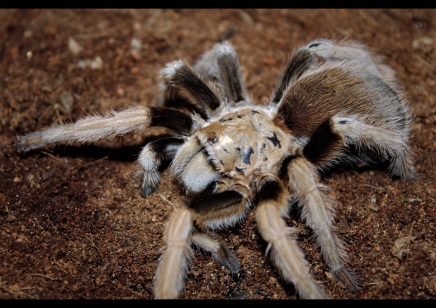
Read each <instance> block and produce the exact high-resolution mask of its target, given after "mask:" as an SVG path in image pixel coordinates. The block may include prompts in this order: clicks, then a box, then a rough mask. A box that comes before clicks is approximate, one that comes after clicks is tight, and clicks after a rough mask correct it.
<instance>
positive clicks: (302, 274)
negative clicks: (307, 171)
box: [256, 176, 329, 299]
mask: <svg viewBox="0 0 436 308" xmlns="http://www.w3.org/2000/svg"><path fill="white" fill-rule="evenodd" d="M259 182H260V184H259V186H260V187H259V193H258V203H257V205H256V222H257V225H258V229H259V232H260V234H261V235H262V237H263V239H264V240H265V241H267V242H268V243H269V244H268V248H267V252H266V253H268V251H271V258H272V260H273V262H274V263H275V265H276V266H277V268H278V269H279V270H280V273H281V275H282V276H283V278H284V279H285V280H287V281H289V282H292V283H293V284H294V286H295V289H296V290H297V292H298V294H299V295H300V296H301V297H302V298H307V299H322V298H329V296H328V295H327V294H326V293H325V291H324V290H322V288H321V287H320V286H319V285H318V284H317V283H316V282H315V281H314V280H313V278H312V276H311V274H310V270H309V267H308V263H307V261H306V260H305V259H304V254H303V252H302V251H301V249H300V248H299V247H298V245H297V242H296V237H295V233H297V231H296V229H295V228H289V227H288V226H287V225H286V223H285V221H284V220H283V217H286V212H287V209H288V204H289V197H290V196H289V192H288V191H287V189H286V188H284V187H283V185H282V184H281V182H280V181H279V180H278V179H276V178H275V177H274V176H270V177H264V178H263V179H262V180H259Z"/></svg>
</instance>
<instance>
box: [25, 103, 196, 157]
mask: <svg viewBox="0 0 436 308" xmlns="http://www.w3.org/2000/svg"><path fill="white" fill-rule="evenodd" d="M196 125H197V123H196V122H195V121H194V120H193V119H192V117H191V116H189V115H188V114H186V113H184V112H181V111H178V110H174V109H169V108H158V107H131V108H128V109H126V110H123V111H119V112H116V111H111V112H110V113H107V114H104V115H95V116H90V117H85V118H82V119H80V120H78V121H77V122H75V123H72V124H65V125H53V126H51V127H49V128H46V129H45V130H42V131H39V132H34V133H30V134H28V135H25V136H23V137H21V138H19V139H18V144H17V148H18V150H20V151H30V150H32V149H37V148H42V147H44V146H46V145H48V144H52V143H60V142H72V141H77V142H80V143H85V142H88V143H89V142H94V141H97V140H100V139H105V138H106V139H110V138H113V137H115V136H118V135H125V134H127V133H128V132H131V131H139V130H141V129H143V128H146V127H152V126H163V127H167V128H169V129H172V130H174V131H176V132H177V133H179V134H185V135H187V134H190V133H191V132H192V131H193V130H194V129H195V128H196Z"/></svg>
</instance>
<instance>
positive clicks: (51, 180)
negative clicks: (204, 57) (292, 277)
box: [0, 9, 436, 299]
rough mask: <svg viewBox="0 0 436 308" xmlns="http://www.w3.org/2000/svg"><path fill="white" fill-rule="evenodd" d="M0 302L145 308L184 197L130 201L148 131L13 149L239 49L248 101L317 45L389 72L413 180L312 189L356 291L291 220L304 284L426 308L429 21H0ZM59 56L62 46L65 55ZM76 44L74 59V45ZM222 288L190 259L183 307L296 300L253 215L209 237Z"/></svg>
mask: <svg viewBox="0 0 436 308" xmlns="http://www.w3.org/2000/svg"><path fill="white" fill-rule="evenodd" d="M0 20H1V22H0V63H1V64H0V65H1V68H0V79H1V85H0V87H1V88H0V106H1V107H0V131H1V139H0V140H1V144H0V147H1V151H0V298H2V299H68V298H74V299H152V298H153V294H152V281H153V276H154V272H155V270H156V267H157V262H158V258H159V255H160V254H159V251H160V248H161V247H162V246H163V242H162V234H163V231H164V227H165V224H166V221H167V219H168V217H169V215H170V213H171V212H172V210H173V205H176V206H177V205H178V204H181V203H182V202H183V200H184V196H183V195H182V192H181V191H180V189H179V188H178V187H177V186H176V185H175V184H174V183H172V182H171V181H170V179H169V176H168V173H167V172H164V173H163V178H162V182H161V185H160V186H159V188H158V190H157V191H156V192H155V193H153V194H152V195H151V196H149V197H148V198H147V199H143V198H141V196H140V194H139V180H138V179H137V178H135V176H134V171H135V167H136V162H135V160H136V157H137V155H138V153H139V151H140V150H141V147H142V146H143V145H144V143H145V142H146V141H147V140H148V139H149V138H152V137H153V134H154V133H156V132H157V130H156V129H152V130H149V131H147V132H145V131H144V132H140V133H135V134H134V133H129V134H128V135H126V136H124V137H120V138H116V139H114V140H111V141H101V142H98V143H95V144H93V145H78V144H72V145H69V146H58V147H55V148H51V147H49V148H47V149H43V150H39V151H32V152H30V153H27V154H19V153H17V151H16V149H15V146H14V142H15V140H16V137H18V136H22V135H24V134H27V133H30V132H33V131H36V130H39V129H42V128H45V127H48V126H50V125H51V124H53V123H62V122H65V121H74V120H77V119H78V118H80V117H83V116H85V115H87V114H92V113H94V112H99V111H102V110H110V109H115V110H116V109H122V108H125V107H126V106H135V105H150V106H152V105H156V104H157V97H158V94H159V86H158V84H159V78H158V76H159V69H160V68H162V67H163V66H164V65H165V64H166V63H167V62H170V61H173V60H176V59H185V60H187V61H188V62H189V63H193V62H194V61H195V59H196V57H198V56H199V55H200V54H201V53H202V52H203V51H205V50H207V49H209V48H211V47H212V46H213V44H214V43H216V42H218V41H222V40H224V39H227V40H229V41H230V42H231V43H232V44H233V45H234V46H235V47H236V49H237V51H238V54H239V57H240V63H241V65H242V69H243V72H244V75H245V78H246V85H247V87H248V90H249V92H250V94H251V96H252V98H253V100H254V101H255V102H258V103H264V102H266V101H267V99H268V98H269V96H270V94H271V93H272V90H273V89H274V87H275V84H276V82H277V80H278V78H279V75H280V73H281V70H282V69H283V67H284V65H285V63H286V60H287V59H288V57H289V55H290V54H291V53H292V51H293V50H294V49H295V48H297V47H298V46H301V45H303V44H306V43H307V42H309V41H310V40H312V39H314V38H319V37H322V38H330V39H343V38H349V39H353V40H357V41H360V42H361V43H364V44H366V45H368V46H370V47H371V48H373V49H375V50H376V51H378V53H380V54H381V55H383V56H385V57H386V62H387V63H388V64H389V65H390V66H392V67H393V68H394V69H395V70H396V71H397V73H398V78H399V81H400V83H401V85H402V86H403V87H404V89H405V95H406V98H407V100H408V101H409V102H410V107H411V109H412V113H413V115H414V117H415V119H414V122H413V126H412V137H411V145H412V148H413V150H414V152H415V153H416V169H417V171H418V173H419V178H418V179H417V180H413V181H410V182H404V181H401V180H394V179H391V178H390V177H389V176H388V175H387V174H386V173H385V172H383V171H380V170H377V169H371V168H366V167H361V168H358V169H349V168H341V167H338V168H334V169H333V170H332V171H331V172H329V173H327V174H325V175H324V176H323V178H322V181H323V182H324V183H325V184H327V185H329V186H330V187H331V188H332V189H333V195H334V196H335V197H336V199H337V212H336V219H335V224H336V226H337V227H338V233H339V235H340V237H341V238H342V239H343V240H344V242H345V243H346V246H347V249H348V253H349V256H350V260H349V263H348V264H349V267H350V268H351V269H353V270H354V271H355V272H356V274H357V275H358V276H359V278H360V281H361V288H360V289H359V290H358V291H357V292H355V293H351V292H349V291H348V290H347V289H346V288H345V287H344V285H343V284H342V283H340V282H339V281H337V280H336V279H334V278H333V276H332V275H331V274H330V272H329V270H328V268H327V267H326V265H325V264H324V263H323V261H322V258H321V256H320V252H319V249H317V247H316V245H315V243H314V242H313V240H312V238H311V235H312V233H311V231H310V229H308V228H307V227H305V225H304V224H303V223H301V222H300V221H299V220H298V217H297V216H295V215H293V213H291V216H290V218H289V219H288V220H287V223H288V224H289V225H290V226H294V227H298V228H299V230H300V231H299V234H298V243H299V245H300V247H301V248H302V249H303V250H304V253H305V256H306V259H307V260H308V262H309V264H310V267H311V271H312V274H313V276H314V278H315V280H316V281H318V282H319V283H320V284H321V285H322V286H323V288H324V289H325V290H326V292H327V293H328V294H329V295H330V296H331V297H332V298H337V299H359V298H364V299H436V238H435V232H436V228H435V218H436V202H435V199H436V182H435V174H436V101H435V94H436V78H435V74H436V68H435V65H436V32H435V29H436V10H427V9H421V10H410V9H407V10H406V9H404V10H403V9H401V10H384V9H383V10H381V9H377V10H345V9H344V10H343V9H338V10H336V9H335V10H301V9H278V10H266V9H259V10H257V9H256V10H255V9H247V10H242V9H228V10H192V9H189V10H172V9H167V10H135V9H111V10H66V9H65V10H45V9H44V10H39V9H36V10H15V9H14V10H5V9H3V10H0ZM69 42H70V43H69ZM75 43H76V44H75ZM221 236H222V238H223V239H225V242H226V245H227V246H228V247H229V248H230V249H231V250H232V251H233V252H234V254H235V255H236V256H237V257H238V259H239V260H240V261H241V264H242V269H241V271H240V273H239V274H237V275H231V274H230V273H229V271H228V270H227V269H226V268H223V267H222V266H221V265H219V264H218V263H217V262H215V261H214V260H213V259H212V258H211V257H210V256H208V255H207V254H205V253H202V252H199V251H195V260H194V264H193V266H192V267H191V269H190V272H189V275H188V278H187V280H186V283H185V287H184V289H183V292H182V293H181V298H183V299H297V298H298V296H297V295H296V294H295V291H294V288H293V286H292V285H291V284H290V283H286V282H284V281H283V280H282V279H281V278H280V275H279V274H278V271H277V270H276V269H275V267H274V266H273V265H272V264H271V263H270V262H269V261H268V259H266V258H265V257H264V254H265V250H266V244H265V242H264V241H263V240H262V239H261V238H260V236H259V234H258V233H257V229H256V225H255V221H254V216H253V212H251V213H250V214H249V215H248V217H247V219H246V220H245V221H243V222H242V223H240V224H239V225H237V226H236V227H235V228H231V229H229V230H226V231H223V232H221Z"/></svg>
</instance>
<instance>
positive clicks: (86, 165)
mask: <svg viewBox="0 0 436 308" xmlns="http://www.w3.org/2000/svg"><path fill="white" fill-rule="evenodd" d="M108 158H109V156H105V157H102V158H99V159H97V160H94V161H92V162H90V163H87V164H84V165H82V166H80V167H79V169H81V168H86V167H89V166H91V165H93V164H95V163H97V162H99V161H101V160H105V159H108Z"/></svg>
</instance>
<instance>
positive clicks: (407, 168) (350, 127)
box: [330, 116, 416, 180]
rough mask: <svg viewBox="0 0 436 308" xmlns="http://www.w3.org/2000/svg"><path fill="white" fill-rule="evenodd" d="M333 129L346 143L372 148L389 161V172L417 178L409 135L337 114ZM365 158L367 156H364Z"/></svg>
mask: <svg viewBox="0 0 436 308" xmlns="http://www.w3.org/2000/svg"><path fill="white" fill-rule="evenodd" d="M330 121H331V124H330V125H331V128H332V131H333V132H335V133H337V134H340V135H341V136H342V137H343V138H344V141H345V144H354V145H356V146H358V147H359V148H360V147H361V148H363V149H364V150H365V149H371V150H373V152H375V153H376V154H377V155H378V156H379V158H381V159H382V160H385V161H389V162H390V165H389V173H390V174H391V175H392V176H398V177H400V178H402V179H404V180H410V179H414V178H416V175H415V171H414V167H413V164H414V161H413V153H412V150H411V149H410V146H409V145H408V144H407V136H406V137H404V136H402V135H401V134H400V133H399V132H397V131H395V130H392V129H387V128H383V127H377V126H373V125H369V124H366V123H364V122H363V121H359V120H358V119H355V118H352V117H339V116H335V117H333V118H332V119H331V120H330ZM364 158H365V157H364Z"/></svg>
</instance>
